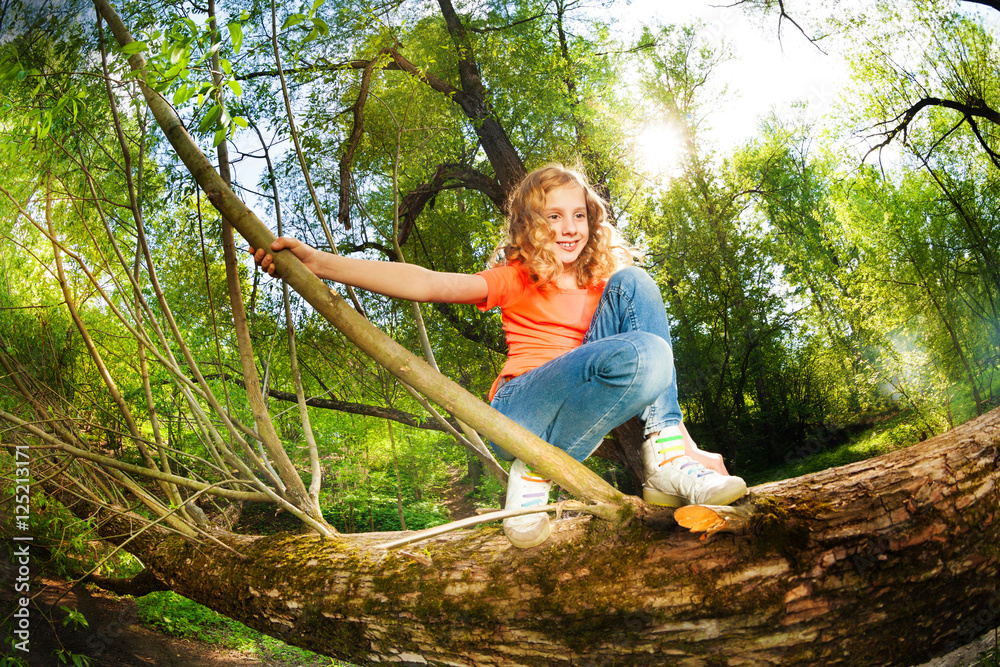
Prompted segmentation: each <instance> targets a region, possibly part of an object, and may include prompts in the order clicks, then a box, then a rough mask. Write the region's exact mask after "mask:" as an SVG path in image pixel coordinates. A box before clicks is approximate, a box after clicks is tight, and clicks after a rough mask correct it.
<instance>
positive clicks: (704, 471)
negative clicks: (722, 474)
mask: <svg viewBox="0 0 1000 667" xmlns="http://www.w3.org/2000/svg"><path fill="white" fill-rule="evenodd" d="M683 439H684V436H683V435H672V436H669V437H666V438H657V439H656V444H658V445H659V444H661V443H664V442H676V441H677V440H683ZM672 449H675V448H674V447H664V448H663V449H661V450H659V451H658V452H657V453H659V454H666V453H667V452H668V451H670V450H672ZM672 460H673V459H667V460H663V461H660V465H659V467H662V466H664V465H666V464H667V463H670V461H672ZM689 468H690V469H689ZM680 469H681V470H682V471H683V472H684V473H686V474H688V475H692V476H694V477H698V478H701V477H704V476H705V475H711V474H712V473H713V472H714V471H713V470H709V469H708V468H706V467H705V466H703V465H702V464H700V463H698V462H697V461H695V460H694V459H689V460H688V461H687V463H682V464H681V466H680Z"/></svg>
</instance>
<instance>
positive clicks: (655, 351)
mask: <svg viewBox="0 0 1000 667" xmlns="http://www.w3.org/2000/svg"><path fill="white" fill-rule="evenodd" d="M630 337H631V338H632V343H633V345H635V351H636V356H637V360H636V370H635V379H636V381H637V382H639V383H640V384H641V385H642V387H643V388H644V393H647V394H649V395H651V396H653V397H656V396H659V395H660V394H661V393H662V392H663V391H664V390H665V389H666V388H667V387H668V386H670V384H671V383H672V382H673V381H674V355H673V350H671V348H670V344H669V343H668V342H667V341H665V340H663V339H662V338H660V337H659V336H657V335H655V334H651V333H645V332H642V331H637V332H633V333H632V334H630Z"/></svg>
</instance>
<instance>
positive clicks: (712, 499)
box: [642, 484, 747, 508]
mask: <svg viewBox="0 0 1000 667" xmlns="http://www.w3.org/2000/svg"><path fill="white" fill-rule="evenodd" d="M746 492H747V487H746V484H741V485H740V486H737V487H734V488H732V489H722V490H721V491H720V492H719V493H717V494H715V495H714V496H709V497H708V498H706V499H705V500H704V501H702V502H700V503H691V502H688V500H687V498H683V497H681V496H675V495H671V494H669V493H663V492H661V491H657V490H656V489H650V488H648V487H645V486H644V487H642V499H643V500H644V501H646V502H647V503H649V504H651V505H659V506H661V507H674V508H677V507H684V506H686V505H731V504H732V503H735V502H736V501H737V500H739V499H740V498H742V497H743V496H745V495H746Z"/></svg>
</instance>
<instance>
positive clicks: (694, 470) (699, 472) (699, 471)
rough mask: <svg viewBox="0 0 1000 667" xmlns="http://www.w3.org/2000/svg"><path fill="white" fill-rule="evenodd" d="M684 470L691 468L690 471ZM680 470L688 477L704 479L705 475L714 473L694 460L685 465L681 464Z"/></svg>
mask: <svg viewBox="0 0 1000 667" xmlns="http://www.w3.org/2000/svg"><path fill="white" fill-rule="evenodd" d="M686 468H691V469H690V470H686ZM681 470H682V471H683V472H685V473H687V474H688V475H694V476H695V477H704V476H705V475H711V474H712V473H713V472H715V471H714V470H709V469H708V468H706V467H705V466H703V465H702V464H700V463H698V462H697V461H695V460H694V459H691V460H690V461H688V462H687V463H682V464H681Z"/></svg>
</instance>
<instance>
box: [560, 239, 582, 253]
mask: <svg viewBox="0 0 1000 667" xmlns="http://www.w3.org/2000/svg"><path fill="white" fill-rule="evenodd" d="M577 243H579V241H556V245H557V246H559V247H560V248H562V249H563V250H565V251H567V252H573V250H574V249H575V248H576V244H577Z"/></svg>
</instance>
